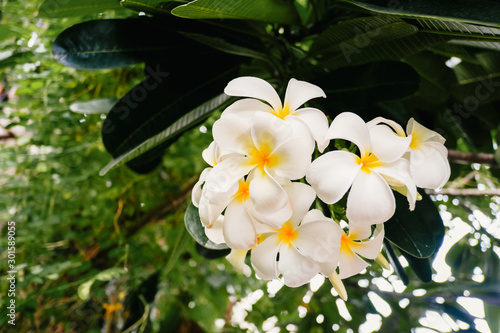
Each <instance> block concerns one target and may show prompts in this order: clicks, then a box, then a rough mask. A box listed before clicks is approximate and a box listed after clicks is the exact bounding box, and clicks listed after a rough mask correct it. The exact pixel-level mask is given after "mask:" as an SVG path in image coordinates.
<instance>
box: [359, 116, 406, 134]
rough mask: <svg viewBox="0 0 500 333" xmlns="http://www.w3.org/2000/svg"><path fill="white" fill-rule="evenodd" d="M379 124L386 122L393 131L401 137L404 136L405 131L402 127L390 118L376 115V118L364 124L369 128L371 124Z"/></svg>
mask: <svg viewBox="0 0 500 333" xmlns="http://www.w3.org/2000/svg"><path fill="white" fill-rule="evenodd" d="M379 124H386V125H387V126H389V127H390V128H392V129H393V130H394V132H396V134H397V135H399V136H403V137H404V136H406V133H405V131H404V129H403V127H401V125H399V124H398V123H397V122H395V121H394V120H390V119H387V118H384V117H377V118H374V119H372V120H370V121H369V122H367V123H366V125H368V127H369V128H372V127H373V126H376V125H379Z"/></svg>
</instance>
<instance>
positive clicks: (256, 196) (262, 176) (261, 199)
mask: <svg viewBox="0 0 500 333" xmlns="http://www.w3.org/2000/svg"><path fill="white" fill-rule="evenodd" d="M251 175H252V177H251V180H250V186H249V192H250V200H251V201H252V204H253V207H254V209H255V211H256V212H257V213H258V214H261V215H266V214H269V215H272V214H273V213H275V212H277V211H280V210H282V209H288V213H287V214H286V215H283V216H281V217H282V218H284V220H283V221H276V223H280V224H283V223H284V222H286V221H287V220H288V219H289V218H290V216H291V215H292V209H291V205H290V201H289V200H288V195H287V194H286V192H285V190H284V189H283V187H281V185H280V184H278V182H276V180H275V179H274V178H272V177H270V176H269V175H268V174H267V173H265V172H261V171H260V170H258V169H256V170H254V171H253V172H252V173H251ZM285 217H286V218H285Z"/></svg>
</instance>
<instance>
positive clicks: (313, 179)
mask: <svg viewBox="0 0 500 333" xmlns="http://www.w3.org/2000/svg"><path fill="white" fill-rule="evenodd" d="M357 158H358V157H357V156H356V155H355V154H353V153H350V152H347V151H342V150H337V151H332V152H328V153H326V154H324V155H322V156H320V157H319V158H317V159H316V160H314V161H313V162H312V163H311V165H310V166H309V168H308V169H307V172H306V179H307V181H308V183H309V184H311V186H312V187H313V189H314V190H315V191H316V193H317V194H318V197H319V198H320V199H321V200H322V201H324V202H325V203H327V204H333V203H335V202H337V201H339V200H340V199H341V198H342V197H343V196H344V194H345V193H346V192H347V190H348V189H349V187H351V184H352V182H353V181H354V179H355V178H356V175H357V174H358V173H359V170H360V169H361V166H360V165H358V163H357V162H356V160H357Z"/></svg>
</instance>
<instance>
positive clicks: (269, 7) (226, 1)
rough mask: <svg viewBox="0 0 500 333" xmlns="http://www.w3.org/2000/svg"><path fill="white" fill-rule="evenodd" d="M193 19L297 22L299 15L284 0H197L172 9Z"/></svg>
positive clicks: (173, 12) (179, 14) (181, 15)
mask: <svg viewBox="0 0 500 333" xmlns="http://www.w3.org/2000/svg"><path fill="white" fill-rule="evenodd" d="M172 14H174V15H177V16H179V17H184V18H192V19H219V20H223V19H240V20H256V21H264V22H270V23H282V24H296V23H298V22H299V17H298V15H297V12H296V11H295V8H294V6H293V5H292V4H291V3H287V2H286V1H282V0H254V1H247V0H196V1H192V2H190V3H188V4H186V5H182V6H179V7H177V8H175V9H174V10H172Z"/></svg>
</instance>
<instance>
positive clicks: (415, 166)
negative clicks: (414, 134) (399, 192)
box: [410, 142, 450, 189]
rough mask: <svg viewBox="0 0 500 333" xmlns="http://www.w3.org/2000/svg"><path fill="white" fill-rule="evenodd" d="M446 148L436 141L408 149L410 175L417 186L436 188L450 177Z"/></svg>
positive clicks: (441, 185)
mask: <svg viewBox="0 0 500 333" xmlns="http://www.w3.org/2000/svg"><path fill="white" fill-rule="evenodd" d="M446 152H447V151H446V148H445V147H444V146H443V145H442V144H441V143H438V142H426V143H423V144H421V145H420V146H419V148H418V149H417V150H413V149H412V150H411V151H410V167H411V175H412V177H413V180H414V181H415V184H416V185H417V186H418V187H423V188H431V189H438V188H440V187H443V186H444V184H446V182H447V181H448V179H449V178H450V163H449V162H448V159H447V156H446V155H445V154H446Z"/></svg>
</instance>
